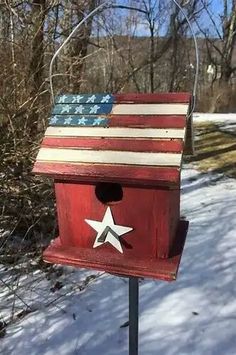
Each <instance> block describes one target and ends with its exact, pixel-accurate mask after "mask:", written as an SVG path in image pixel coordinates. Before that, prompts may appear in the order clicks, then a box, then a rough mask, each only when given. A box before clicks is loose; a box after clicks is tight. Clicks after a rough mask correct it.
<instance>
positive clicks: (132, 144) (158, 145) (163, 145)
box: [42, 137, 183, 153]
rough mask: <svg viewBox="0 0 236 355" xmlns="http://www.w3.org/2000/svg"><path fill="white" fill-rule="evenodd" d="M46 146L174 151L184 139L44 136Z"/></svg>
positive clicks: (134, 150) (178, 148)
mask: <svg viewBox="0 0 236 355" xmlns="http://www.w3.org/2000/svg"><path fill="white" fill-rule="evenodd" d="M42 147H44V148H78V149H91V150H118V151H132V152H162V153H164V152H167V153H170V152H173V153H180V152H182V150H183V141H182V140H181V139H176V140H153V139H150V140H145V139H135V140H130V139H119V138H109V139H101V138H48V137H46V138H44V139H43V142H42Z"/></svg>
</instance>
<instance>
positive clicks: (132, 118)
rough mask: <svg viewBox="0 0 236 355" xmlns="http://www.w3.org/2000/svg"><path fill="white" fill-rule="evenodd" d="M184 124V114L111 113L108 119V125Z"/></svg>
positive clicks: (181, 126) (160, 126) (175, 126)
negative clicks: (124, 114)
mask: <svg viewBox="0 0 236 355" xmlns="http://www.w3.org/2000/svg"><path fill="white" fill-rule="evenodd" d="M185 126H186V117H185V116H153V115H150V116H138V115H129V116H121V115H112V116H111V118H110V120H109V127H133V128H134V127H138V128H185Z"/></svg>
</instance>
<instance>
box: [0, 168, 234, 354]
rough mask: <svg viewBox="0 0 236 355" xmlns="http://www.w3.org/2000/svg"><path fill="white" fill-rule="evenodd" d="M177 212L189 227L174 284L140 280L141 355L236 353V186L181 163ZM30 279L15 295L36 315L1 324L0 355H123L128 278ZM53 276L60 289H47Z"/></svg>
mask: <svg viewBox="0 0 236 355" xmlns="http://www.w3.org/2000/svg"><path fill="white" fill-rule="evenodd" d="M182 214H183V215H184V216H186V218H187V219H188V220H189V221H190V229H189V233H188V237H187V242H186V246H185V250H184V254H183V258H182V263H181V267H180V273H179V277H178V279H177V281H176V282H173V283H166V282H161V281H152V280H142V281H141V282H140V342H139V345H140V355H158V354H163V355H185V354H186V355H189V354H191V355H192V354H193V355H203V354H204V355H234V354H236V336H235V334H236V273H235V271H236V218H235V216H236V181H235V180H233V179H224V178H222V177H221V178H219V176H216V175H211V174H202V173H200V172H198V171H196V170H194V169H193V168H192V167H191V166H185V168H184V170H183V174H182ZM37 275H38V276H37ZM90 275H95V276H94V277H93V276H92V277H89V276H90ZM36 276H37V277H36ZM36 276H35V272H34V273H33V274H32V277H35V282H34V283H33V285H31V286H30V288H31V289H29V288H27V287H26V286H25V287H22V291H20V292H21V295H22V297H24V299H27V302H28V303H30V304H31V305H32V308H33V309H35V311H34V312H32V313H29V314H28V315H25V316H24V317H23V318H22V319H20V320H19V321H17V322H15V323H13V324H12V325H10V326H8V327H7V333H6V335H5V336H4V337H3V338H2V339H0V354H3V355H19V354H22V355H54V354H58V355H74V354H78V355H79V354H81V355H125V354H128V328H120V326H121V325H122V324H124V323H125V322H126V321H127V320H128V283H127V279H124V278H119V277H114V276H111V275H108V274H104V273H96V272H93V271H88V270H87V271H84V270H74V269H71V268H65V271H64V274H63V275H61V276H60V275H59V276H58V275H57V274H56V273H55V274H53V275H52V279H50V278H49V279H43V274H42V273H41V272H39V271H38V274H37V272H36ZM6 277H7V276H6ZM57 279H58V280H60V282H61V283H62V284H63V285H64V286H63V287H62V288H60V289H57V287H56V288H55V290H52V288H51V286H52V284H55V280H57ZM66 280H67V281H66ZM50 288H51V290H50ZM58 288H59V287H58ZM30 292H31V293H30Z"/></svg>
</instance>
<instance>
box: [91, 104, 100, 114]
mask: <svg viewBox="0 0 236 355" xmlns="http://www.w3.org/2000/svg"><path fill="white" fill-rule="evenodd" d="M99 109H100V106H98V105H95V106H93V107H91V109H90V111H89V113H97V112H98V110H99Z"/></svg>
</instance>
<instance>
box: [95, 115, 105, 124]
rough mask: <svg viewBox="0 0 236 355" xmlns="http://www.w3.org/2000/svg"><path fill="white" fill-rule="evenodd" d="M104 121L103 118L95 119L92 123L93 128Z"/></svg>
mask: <svg viewBox="0 0 236 355" xmlns="http://www.w3.org/2000/svg"><path fill="white" fill-rule="evenodd" d="M103 121H104V118H101V117H99V118H96V119H95V120H94V121H93V126H97V125H100V123H102V122H103Z"/></svg>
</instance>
